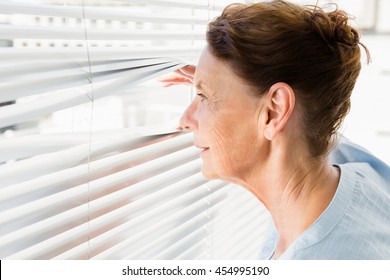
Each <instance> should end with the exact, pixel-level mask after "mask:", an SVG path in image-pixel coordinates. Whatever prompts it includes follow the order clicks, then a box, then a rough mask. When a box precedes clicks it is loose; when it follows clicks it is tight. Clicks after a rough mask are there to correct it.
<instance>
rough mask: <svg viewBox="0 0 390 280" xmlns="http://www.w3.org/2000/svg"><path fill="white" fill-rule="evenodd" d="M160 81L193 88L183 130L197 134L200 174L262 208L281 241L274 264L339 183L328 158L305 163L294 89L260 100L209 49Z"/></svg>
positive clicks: (284, 87) (280, 88) (281, 88)
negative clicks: (241, 190) (246, 194)
mask: <svg viewBox="0 0 390 280" xmlns="http://www.w3.org/2000/svg"><path fill="white" fill-rule="evenodd" d="M194 71H195V73H194ZM161 81H162V82H165V83H166V85H167V86H169V85H173V84H177V83H187V84H191V83H194V84H195V86H196V91H197V96H196V97H195V99H194V100H193V102H192V103H191V104H190V105H189V106H188V108H187V110H186V111H185V112H184V114H183V116H182V118H181V120H180V126H181V128H182V129H185V130H189V131H192V132H193V133H194V144H195V146H196V147H198V148H199V149H200V150H201V157H202V159H203V166H202V173H203V175H204V176H205V177H207V178H209V179H222V180H225V181H227V182H232V183H236V184H239V185H241V186H243V187H245V188H246V189H248V190H249V191H250V192H252V193H253V194H254V195H255V196H256V197H257V198H258V199H259V200H260V201H261V202H262V203H263V204H264V205H265V206H266V207H267V209H268V210H269V211H270V213H271V215H272V218H273V220H274V223H275V225H276V228H277V230H278V233H279V241H278V244H277V247H276V248H275V255H274V256H275V258H279V257H280V256H281V255H282V254H283V252H284V251H285V250H286V249H287V248H288V246H289V245H291V243H292V242H294V240H295V239H297V237H298V236H299V235H300V234H302V233H303V232H304V231H305V230H306V229H307V228H308V227H309V226H310V225H311V224H312V223H313V222H314V221H315V220H316V219H317V218H318V217H319V216H320V215H321V214H322V213H323V212H324V210H325V209H326V207H327V206H328V205H329V203H330V202H331V200H332V198H333V196H334V194H335V192H336V189H337V185H338V182H339V177H340V173H339V169H338V168H336V167H333V166H332V165H331V164H330V163H329V162H328V160H327V159H326V158H319V159H314V158H312V157H311V156H310V155H309V153H308V148H307V145H306V143H305V140H304V138H303V137H302V135H303V131H302V128H301V126H300V114H301V110H300V109H299V104H296V102H295V93H294V91H293V89H292V88H291V87H290V86H289V85H288V84H285V83H281V82H280V83H276V84H274V85H273V86H271V88H270V89H269V90H268V92H265V93H262V94H259V93H258V92H257V90H256V89H255V88H254V87H252V86H250V85H249V84H248V83H247V82H246V81H244V80H243V79H241V78H240V77H238V76H237V75H236V74H235V73H234V72H233V70H232V69H231V67H230V66H229V65H228V64H227V63H226V62H224V61H221V60H219V59H217V58H216V57H214V56H213V55H212V54H211V53H210V52H209V50H208V49H207V47H206V48H205V49H204V50H203V52H202V54H201V57H200V59H199V62H198V65H197V67H196V69H195V67H193V66H187V67H184V68H182V69H180V70H178V71H177V72H176V75H174V76H171V77H167V78H164V79H162V80H161Z"/></svg>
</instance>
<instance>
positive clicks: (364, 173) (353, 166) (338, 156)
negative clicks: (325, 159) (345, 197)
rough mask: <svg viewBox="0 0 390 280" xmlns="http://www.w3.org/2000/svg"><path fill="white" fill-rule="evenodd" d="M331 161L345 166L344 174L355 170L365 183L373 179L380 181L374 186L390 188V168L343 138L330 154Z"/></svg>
mask: <svg viewBox="0 0 390 280" xmlns="http://www.w3.org/2000/svg"><path fill="white" fill-rule="evenodd" d="M329 160H330V162H331V163H332V164H333V165H336V166H339V167H340V166H344V169H345V171H344V172H350V171H349V170H353V171H354V172H355V173H357V174H358V176H359V177H360V178H361V180H363V181H364V180H365V179H364V178H367V179H369V178H371V179H372V180H375V181H378V182H374V184H375V183H376V184H379V185H387V187H390V167H389V166H388V165H387V164H386V163H384V162H383V161H382V160H380V159H379V158H377V157H376V156H374V155H373V154H371V153H370V152H369V151H367V150H366V149H364V148H363V147H361V146H359V145H357V144H355V143H353V142H351V141H350V140H348V139H347V138H345V137H343V136H341V137H340V141H339V143H338V144H337V145H336V146H335V148H334V149H333V150H332V151H331V153H330V154H329ZM347 167H349V168H347Z"/></svg>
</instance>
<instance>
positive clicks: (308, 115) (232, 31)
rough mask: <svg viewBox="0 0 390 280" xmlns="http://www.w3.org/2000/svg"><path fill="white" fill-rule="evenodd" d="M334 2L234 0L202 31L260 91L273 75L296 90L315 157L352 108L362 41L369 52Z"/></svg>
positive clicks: (324, 150) (218, 53) (326, 147)
mask: <svg viewBox="0 0 390 280" xmlns="http://www.w3.org/2000/svg"><path fill="white" fill-rule="evenodd" d="M335 7H336V8H335V9H334V10H333V11H331V12H325V11H324V10H323V9H321V8H319V7H317V6H299V5H295V4H291V3H288V2H285V1H271V2H260V3H255V4H232V5H229V6H227V7H226V8H225V9H224V10H223V12H222V14H221V15H220V16H219V17H217V18H216V19H215V20H213V21H212V22H210V23H209V26H208V31H207V42H208V46H209V49H210V51H211V53H212V54H213V55H214V56H215V57H217V58H219V59H222V60H224V61H226V62H228V64H229V65H230V66H231V67H232V69H233V70H234V71H235V73H236V74H237V75H238V76H240V77H241V78H243V79H244V80H246V81H247V82H248V83H249V84H251V85H253V86H255V87H256V88H257V89H259V91H260V93H264V92H266V91H267V90H268V89H269V88H270V87H271V86H272V85H273V84H275V83H277V82H285V83H287V84H289V85H290V86H291V87H292V88H293V89H294V92H295V93H296V99H297V102H298V103H299V104H300V105H301V107H302V120H303V121H302V126H303V131H304V135H303V136H304V139H305V140H306V142H307V143H308V147H309V151H310V154H311V155H312V156H314V157H317V156H321V155H324V154H326V153H327V152H328V151H329V147H330V139H331V136H332V135H333V134H334V133H335V132H336V131H337V129H338V128H339V127H340V125H341V123H342V121H343V119H344V117H345V116H346V114H347V113H348V111H349V109H350V95H351V93H352V90H353V88H354V85H355V82H356V79H357V77H358V75H359V72H360V68H361V65H360V48H359V44H360V45H362V46H363V47H364V49H365V50H366V52H367V57H368V59H369V53H368V50H367V49H366V47H365V46H364V45H363V44H361V43H360V42H359V40H360V35H359V33H358V32H357V31H356V30H355V29H354V28H353V27H351V26H350V25H349V24H348V20H349V17H348V15H347V14H346V13H345V12H343V11H341V10H339V9H338V8H337V6H335Z"/></svg>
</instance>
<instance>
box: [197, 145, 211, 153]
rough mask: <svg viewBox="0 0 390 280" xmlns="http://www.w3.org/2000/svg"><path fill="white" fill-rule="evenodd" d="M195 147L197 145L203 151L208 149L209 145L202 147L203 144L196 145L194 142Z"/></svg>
mask: <svg viewBox="0 0 390 280" xmlns="http://www.w3.org/2000/svg"><path fill="white" fill-rule="evenodd" d="M195 147H197V148H198V149H200V150H202V152H203V151H207V150H208V149H210V148H209V147H204V146H201V145H198V144H195Z"/></svg>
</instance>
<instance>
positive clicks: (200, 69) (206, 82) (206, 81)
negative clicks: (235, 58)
mask: <svg viewBox="0 0 390 280" xmlns="http://www.w3.org/2000/svg"><path fill="white" fill-rule="evenodd" d="M194 78H195V86H196V87H197V88H201V89H203V88H207V87H208V88H213V87H216V86H221V85H223V84H226V83H228V82H229V81H232V80H235V79H238V77H237V76H236V75H235V74H234V73H233V72H232V71H231V69H230V66H228V65H227V64H226V63H224V62H222V61H221V60H218V59H217V58H215V57H214V56H213V55H212V54H211V53H210V51H209V50H208V49H207V47H206V48H204V50H203V51H202V54H201V55H200V58H199V61H198V65H197V67H196V72H195V77H194Z"/></svg>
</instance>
